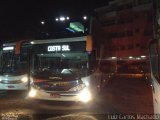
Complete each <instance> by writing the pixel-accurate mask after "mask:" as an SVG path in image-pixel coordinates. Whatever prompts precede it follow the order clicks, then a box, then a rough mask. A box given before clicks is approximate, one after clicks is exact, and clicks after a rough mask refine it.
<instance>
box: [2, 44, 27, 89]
mask: <svg viewBox="0 0 160 120" xmlns="http://www.w3.org/2000/svg"><path fill="white" fill-rule="evenodd" d="M20 49H21V42H14V43H5V44H3V46H2V50H1V61H0V62H1V66H0V90H26V89H28V76H27V59H25V60H24V59H23V60H22V58H21V56H24V55H23V54H21V53H20Z"/></svg>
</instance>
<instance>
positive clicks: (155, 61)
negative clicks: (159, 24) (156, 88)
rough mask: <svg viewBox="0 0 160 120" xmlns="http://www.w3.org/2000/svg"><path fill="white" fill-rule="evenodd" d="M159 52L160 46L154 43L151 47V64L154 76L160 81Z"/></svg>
mask: <svg viewBox="0 0 160 120" xmlns="http://www.w3.org/2000/svg"><path fill="white" fill-rule="evenodd" d="M159 52H160V51H158V46H157V45H156V44H152V45H151V47H150V55H151V56H150V57H151V66H152V73H153V75H154V77H155V78H156V79H157V80H158V82H159V83H160V79H159V77H160V75H159V72H160V71H159V57H158V56H159Z"/></svg>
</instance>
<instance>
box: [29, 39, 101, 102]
mask: <svg viewBox="0 0 160 120" xmlns="http://www.w3.org/2000/svg"><path fill="white" fill-rule="evenodd" d="M31 44H32V48H31V51H30V56H31V57H30V58H31V59H30V71H31V73H30V79H31V80H30V81H31V88H30V92H29V95H28V96H29V98H33V99H41V100H56V101H76V102H84V103H87V102H89V101H90V100H92V99H93V98H94V96H95V95H96V94H97V93H98V92H99V91H100V89H101V82H102V73H101V72H99V70H96V56H95V51H94V50H93V48H92V40H91V37H90V36H83V37H72V38H62V39H45V40H34V41H31Z"/></svg>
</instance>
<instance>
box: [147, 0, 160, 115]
mask: <svg viewBox="0 0 160 120" xmlns="http://www.w3.org/2000/svg"><path fill="white" fill-rule="evenodd" d="M153 8H154V11H153V15H154V16H153V19H154V24H153V27H154V36H153V40H152V41H151V42H150V46H149V50H150V65H151V86H152V93H153V106H154V114H160V32H159V31H160V1H159V0H153Z"/></svg>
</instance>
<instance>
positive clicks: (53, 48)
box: [48, 45, 70, 52]
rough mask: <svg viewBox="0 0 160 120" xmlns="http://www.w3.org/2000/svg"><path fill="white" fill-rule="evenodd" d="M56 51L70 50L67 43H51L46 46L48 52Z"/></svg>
mask: <svg viewBox="0 0 160 120" xmlns="http://www.w3.org/2000/svg"><path fill="white" fill-rule="evenodd" d="M56 51H70V47H69V45H62V46H60V45H53V46H48V52H56Z"/></svg>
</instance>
